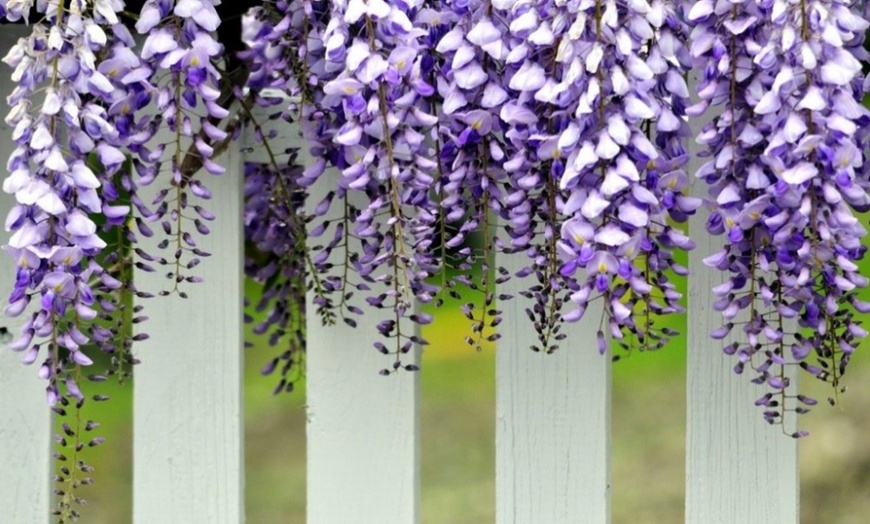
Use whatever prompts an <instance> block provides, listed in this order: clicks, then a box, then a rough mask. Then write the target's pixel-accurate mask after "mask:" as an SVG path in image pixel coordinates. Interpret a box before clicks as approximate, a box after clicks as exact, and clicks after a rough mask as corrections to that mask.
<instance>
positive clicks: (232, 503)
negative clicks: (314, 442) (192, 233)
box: [133, 145, 244, 524]
mask: <svg viewBox="0 0 870 524" xmlns="http://www.w3.org/2000/svg"><path fill="white" fill-rule="evenodd" d="M220 163H221V164H222V165H224V166H225V167H226V168H227V172H226V173H225V174H224V175H222V176H220V177H208V180H207V184H208V186H209V188H210V189H211V190H212V192H213V193H214V197H213V198H212V200H211V201H210V202H209V203H208V204H207V206H208V207H209V209H212V210H214V212H215V214H216V215H217V216H218V218H217V220H215V221H214V222H211V223H209V227H210V228H211V230H212V233H211V235H209V236H207V237H198V238H197V242H198V244H199V245H200V247H201V249H203V250H204V251H207V252H209V253H212V256H211V257H210V258H207V259H205V260H204V261H203V263H202V264H201V265H200V266H198V267H197V268H196V270H195V271H196V274H197V275H201V276H202V277H203V278H204V279H205V282H204V283H203V284H196V285H190V284H188V285H186V289H187V291H188V292H189V295H190V298H188V299H186V300H184V299H181V298H179V297H178V296H175V295H173V296H169V297H165V298H163V297H158V298H153V299H147V300H141V301H138V303H141V304H142V305H143V306H144V307H145V308H146V309H145V314H146V315H147V316H148V317H149V318H150V320H149V321H148V322H146V323H145V324H144V329H145V330H146V331H147V332H148V333H149V334H150V335H151V338H150V339H149V340H147V341H144V342H137V343H136V354H137V356H138V357H139V358H140V359H141V360H142V362H143V363H142V364H141V365H139V366H137V367H136V370H135V380H134V381H133V382H134V387H135V390H134V393H135V394H134V410H135V412H134V424H133V427H134V439H135V442H134V444H135V446H134V464H133V472H134V477H133V481H134V493H133V516H134V522H136V523H138V524H153V523H157V522H159V523H161V524H162V523H166V524H174V523H178V524H197V523H202V524H206V523H207V524H238V523H240V522H243V521H244V503H243V499H242V496H243V489H242V479H243V474H244V467H243V448H242V445H243V442H242V435H243V428H244V426H243V423H244V419H243V416H242V389H241V388H242V369H243V368H242V294H243V287H242V235H243V232H242V173H241V153H240V151H239V147H238V145H235V146H233V147H230V149H229V151H228V152H227V153H226V154H225V155H224V156H222V157H221V159H220ZM197 176H203V177H206V176H208V175H205V174H199V175H197ZM155 227H156V228H158V229H159V224H156V225H155ZM157 237H158V235H155V239H156V240H153V242H152V239H142V240H143V243H147V245H148V246H149V248H150V249H151V251H152V252H156V251H157V250H156V249H155V248H154V246H155V245H156V243H157V241H159V240H160V239H157ZM167 256H171V252H169V255H167ZM166 271H168V269H167V268H164V267H160V266H158V267H157V272H155V273H147V272H145V271H141V270H137V271H136V274H135V277H134V278H135V282H136V286H137V287H138V288H139V289H141V290H148V291H154V292H156V291H159V290H162V289H167V286H169V285H171V281H170V280H168V279H167V278H166V277H165V275H164V274H165V272H166Z"/></svg>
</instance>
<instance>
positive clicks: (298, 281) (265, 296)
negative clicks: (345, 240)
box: [244, 162, 307, 393]
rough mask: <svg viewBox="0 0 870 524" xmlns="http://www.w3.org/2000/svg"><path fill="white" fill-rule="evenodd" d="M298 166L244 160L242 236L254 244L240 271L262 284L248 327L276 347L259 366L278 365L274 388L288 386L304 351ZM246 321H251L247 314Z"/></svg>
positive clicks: (265, 371)
mask: <svg viewBox="0 0 870 524" xmlns="http://www.w3.org/2000/svg"><path fill="white" fill-rule="evenodd" d="M301 170H302V168H301V167H299V166H296V165H294V163H293V162H289V163H288V166H287V167H284V168H282V170H281V171H277V170H276V169H275V168H274V167H273V166H271V165H264V164H257V163H248V164H246V165H245V217H244V224H245V238H246V239H247V241H248V242H249V243H251V244H253V247H254V249H253V250H248V252H247V253H246V256H245V273H246V274H247V275H248V277H249V278H251V279H253V280H254V281H256V282H259V283H261V284H262V285H263V293H262V296H261V297H260V299H259V301H258V302H257V303H256V304H255V305H254V307H253V312H252V313H253V314H254V315H258V316H259V315H263V314H265V316H264V317H263V318H261V319H258V320H257V321H256V323H255V325H254V328H253V333H254V335H256V336H267V338H268V344H269V345H270V346H271V347H279V348H280V353H279V354H278V355H277V356H276V357H274V358H273V359H272V360H271V361H270V362H269V363H268V364H267V365H266V366H265V367H264V368H263V370H262V372H263V374H265V375H269V374H271V373H273V372H274V371H275V370H276V369H280V376H281V379H280V381H279V383H278V385H277V387H276V390H275V392H276V393H278V392H281V391H292V390H293V387H294V385H295V384H296V383H297V382H298V380H299V378H300V377H301V375H302V372H303V370H304V358H305V357H304V356H305V318H306V317H305V293H306V291H307V286H306V276H307V273H306V271H305V254H304V250H305V237H304V236H302V237H299V236H297V234H298V232H299V231H304V230H305V229H304V227H305V224H304V223H303V224H296V223H294V222H295V221H298V220H300V219H301V216H302V215H301V212H300V210H301V209H302V207H303V206H304V205H305V193H303V192H302V191H299V188H298V187H297V186H295V184H296V180H298V177H299V171H301ZM246 321H248V322H254V317H253V316H252V315H246Z"/></svg>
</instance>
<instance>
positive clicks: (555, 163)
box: [511, 0, 699, 351]
mask: <svg viewBox="0 0 870 524" xmlns="http://www.w3.org/2000/svg"><path fill="white" fill-rule="evenodd" d="M553 9H554V11H550V12H547V11H545V12H543V13H541V12H538V13H523V14H522V15H521V16H520V17H518V19H517V21H516V22H515V23H514V27H516V28H523V31H525V32H520V33H519V34H518V36H521V37H526V35H528V36H527V38H528V40H529V41H530V42H535V41H540V42H550V44H549V45H550V48H549V50H547V53H548V54H547V56H548V59H549V63H547V62H545V63H544V65H545V66H548V67H547V68H544V67H542V66H540V65H539V63H540V60H539V59H538V58H537V57H536V56H535V55H529V56H528V57H525V58H524V59H523V61H522V62H521V64H522V65H521V66H520V67H519V69H518V70H517V72H516V73H515V74H514V77H513V79H512V80H511V82H512V84H514V85H517V86H522V87H523V90H524V91H528V95H526V96H524V97H521V98H520V99H519V101H525V100H532V99H534V100H539V101H543V102H544V103H545V104H546V106H547V107H551V108H552V109H550V113H551V115H550V118H549V120H550V121H549V122H546V126H540V127H539V128H538V130H537V133H536V134H535V135H533V136H532V139H533V140H535V142H534V143H537V144H539V145H538V147H537V150H536V151H534V153H535V155H536V156H537V158H538V159H542V160H545V161H547V162H548V163H549V168H548V171H549V172H550V177H552V178H553V179H554V180H555V182H557V183H558V189H559V191H560V193H559V194H558V195H557V200H556V206H557V210H558V212H559V213H560V215H562V216H563V217H564V218H563V219H562V221H561V227H560V230H561V231H560V234H559V238H558V249H559V254H560V256H561V257H562V263H561V267H560V273H561V275H562V276H564V277H574V278H577V277H575V275H576V274H577V271H578V270H585V276H583V277H582V280H580V281H579V282H577V283H576V284H575V285H574V286H573V287H572V288H571V295H570V300H571V302H573V304H574V306H573V309H572V310H571V311H569V312H568V313H566V314H565V318H566V319H567V320H569V321H571V320H577V319H579V318H581V317H582V316H583V315H584V313H585V310H586V308H587V305H588V304H589V302H590V301H591V300H596V299H598V298H599V297H600V298H601V299H602V300H603V301H604V312H605V313H604V314H605V316H606V320H607V322H608V324H609V326H610V329H609V331H610V333H609V334H610V335H611V336H613V337H614V338H616V339H619V340H621V341H622V342H623V344H624V345H626V346H628V345H630V344H633V342H632V341H629V340H625V337H626V335H629V334H630V335H632V336H633V337H634V338H635V342H636V343H637V345H638V346H639V347H641V348H657V347H661V345H662V344H663V343H664V340H665V339H666V338H667V336H668V335H669V334H671V332H670V330H662V331H659V330H656V329H655V328H653V320H652V317H651V314H652V313H656V314H667V313H671V312H676V311H679V310H680V306H679V305H678V299H679V293H677V291H676V290H675V289H674V286H673V284H672V283H670V281H669V279H668V276H667V271H668V270H670V269H674V270H677V271H678V272H684V270H683V269H682V268H681V267H680V266H679V265H677V264H676V263H675V262H674V260H673V254H672V251H673V250H674V249H690V248H691V247H692V245H693V243H692V242H691V241H690V240H689V239H688V238H687V237H686V236H685V235H684V234H683V233H682V232H681V231H680V230H679V229H676V228H675V227H673V226H672V225H671V224H670V223H669V222H668V219H669V218H670V219H673V220H676V221H680V222H681V221H684V220H685V219H686V217H687V216H688V215H689V214H691V213H693V212H694V210H695V209H696V208H697V207H698V205H699V201H697V200H696V199H693V198H690V197H687V196H685V195H684V194H683V190H684V189H685V187H686V185H687V180H686V174H685V173H684V171H683V170H682V166H683V165H684V164H685V163H686V161H687V156H686V151H685V147H684V144H683V140H684V137H685V136H686V134H687V127H686V123H685V121H684V119H683V114H684V108H685V102H686V99H687V97H688V89H687V86H686V83H685V80H684V79H683V75H684V73H685V68H686V66H687V64H688V57H687V54H686V51H685V49H684V46H683V44H682V42H683V38H684V36H683V35H684V30H683V26H682V25H681V23H680V21H679V18H678V17H677V15H676V13H675V12H674V9H673V6H672V5H670V4H668V3H664V2H653V3H647V2H643V1H641V2H627V3H623V2H605V1H603V0H599V1H584V2H577V3H576V4H574V3H571V2H569V3H567V4H566V5H565V7H559V8H558V9H556V8H555V7H554V8H553ZM535 15H538V16H540V19H541V20H544V21H549V24H548V23H543V24H538V23H536V16H535ZM524 40H525V38H524ZM523 46H526V47H528V45H527V44H525V43H523V44H520V47H519V49H521V50H523ZM523 52H525V51H524V50H523ZM549 71H552V73H550V72H549ZM516 103H517V102H511V104H516ZM525 110H526V115H529V116H527V118H530V119H531V118H532V117H533V115H534V114H535V113H536V112H535V111H534V108H532V107H527V108H525ZM528 153H532V152H531V151H529V152H528ZM604 337H605V335H604V333H599V345H600V347H601V349H602V351H604V349H605V347H606V344H605V342H604Z"/></svg>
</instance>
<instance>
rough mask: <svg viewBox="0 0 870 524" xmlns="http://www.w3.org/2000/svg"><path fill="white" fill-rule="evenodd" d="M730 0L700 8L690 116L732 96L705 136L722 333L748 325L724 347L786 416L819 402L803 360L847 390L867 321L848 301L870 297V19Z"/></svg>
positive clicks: (817, 5)
mask: <svg viewBox="0 0 870 524" xmlns="http://www.w3.org/2000/svg"><path fill="white" fill-rule="evenodd" d="M719 10H721V8H720V7H718V6H717V5H715V4H714V3H713V2H711V1H701V2H697V3H696V4H694V6H692V7H691V10H689V11H688V17H687V19H688V21H689V23H691V24H693V25H694V30H693V33H692V40H693V41H692V44H691V49H692V54H693V56H694V57H695V58H696V59H697V60H698V64H699V66H701V67H703V68H704V77H703V79H702V81H701V85H699V95H700V97H701V99H702V101H701V102H700V103H699V104H698V105H697V106H696V107H694V108H692V110H691V111H690V114H692V115H697V114H700V113H701V112H702V111H703V110H705V109H706V108H707V107H708V106H710V105H721V106H722V112H721V114H720V115H719V116H717V117H715V118H714V119H713V121H712V122H711V123H710V124H708V125H707V126H706V127H705V128H704V129H703V131H702V133H701V135H700V136H699V142H700V143H702V144H705V145H706V146H707V148H708V155H709V156H710V157H711V160H710V161H708V162H707V163H706V164H705V165H703V166H702V167H701V168H700V169H699V171H698V173H697V174H698V176H699V177H700V178H703V179H704V180H705V181H706V182H707V183H708V184H710V186H711V189H710V191H711V195H712V196H713V197H714V198H715V200H716V204H717V207H716V209H715V211H714V212H713V213H712V214H711V216H710V218H709V220H708V224H707V230H708V231H709V232H710V233H713V234H725V235H726V238H727V241H726V244H725V247H724V248H723V250H721V251H720V252H718V253H716V254H714V255H712V256H710V257H708V258H707V259H706V260H705V262H706V263H707V264H708V265H710V266H712V267H715V268H717V269H720V270H722V271H724V272H726V274H727V275H728V277H729V278H728V280H726V282H725V283H723V284H722V285H720V286H718V287H717V288H716V289H714V292H715V293H716V295H717V296H718V297H719V300H718V302H717V303H716V304H715V307H716V309H717V310H719V311H722V314H723V317H724V319H725V321H726V324H725V325H724V326H723V327H722V328H719V329H717V330H715V331H714V332H713V333H712V336H713V337H714V338H716V339H723V338H725V337H726V336H728V335H729V333H730V332H731V331H732V329H733V328H734V327H735V326H739V327H740V331H742V335H743V336H741V337H740V339H739V340H738V341H737V342H734V343H730V344H728V345H727V346H726V347H725V351H726V352H727V353H729V354H734V355H736V356H737V357H738V363H737V364H736V366H735V368H734V369H735V371H736V372H737V373H742V372H744V370H745V369H751V370H752V371H753V372H754V373H755V376H754V377H753V379H752V381H753V382H754V383H756V384H763V385H765V386H766V387H767V388H768V389H769V391H770V392H769V393H767V394H765V395H763V396H762V397H761V398H760V399H759V401H758V402H757V404H758V405H759V406H761V407H763V409H764V418H765V420H767V421H768V422H770V423H771V424H784V422H785V418H786V414H787V413H788V412H794V413H798V414H800V413H805V412H806V411H808V407H807V406H810V405H814V404H815V400H813V399H809V398H807V397H804V396H802V395H799V394H798V393H797V392H796V391H795V386H794V385H793V383H792V374H791V373H790V372H789V370H790V368H792V367H794V366H800V367H801V368H803V369H804V370H805V371H807V372H809V373H810V374H811V375H814V376H816V377H818V378H820V379H822V380H826V381H829V382H831V383H832V385H833V387H834V388H835V390H837V391H838V390H839V389H840V388H841V385H840V383H839V382H840V377H842V375H843V373H844V372H845V369H846V365H847V364H848V362H849V359H850V357H851V354H852V353H853V351H854V349H855V345H856V342H857V341H858V340H859V339H861V338H863V337H864V336H866V333H867V332H866V331H865V330H864V329H863V328H862V327H861V326H860V322H859V321H858V320H857V319H856V318H855V315H854V313H853V311H851V310H850V309H849V308H848V307H846V305H847V304H852V305H853V306H854V308H855V309H857V310H858V311H862V310H867V309H868V305H866V304H864V303H862V302H860V301H859V300H858V299H857V294H856V290H857V289H859V288H862V287H866V285H867V279H866V278H865V277H863V276H861V275H860V274H859V273H858V267H857V265H856V261H857V260H859V259H860V258H862V257H863V255H864V252H865V251H866V248H865V247H864V246H862V244H861V238H862V237H863V236H864V235H865V234H866V231H865V230H864V228H863V226H861V225H860V224H859V222H858V219H857V218H856V217H855V216H854V211H853V210H859V211H860V210H866V209H867V207H868V204H870V197H868V195H867V188H868V182H867V180H866V178H865V177H864V172H865V170H866V168H865V167H864V166H865V162H864V158H863V152H862V149H863V141H864V140H865V139H864V135H863V134H862V133H859V132H858V130H859V129H860V128H862V127H866V126H867V125H868V124H870V113H868V111H867V110H866V109H865V108H863V107H862V106H861V103H860V101H861V98H862V96H863V90H862V88H861V87H862V83H863V80H862V78H860V75H859V73H860V71H861V67H860V63H859V62H858V61H857V59H856V58H855V57H854V56H853V53H854V49H855V48H856V47H859V46H860V44H861V42H863V34H864V31H865V29H866V28H867V27H868V23H867V21H866V20H865V19H864V18H863V17H862V16H860V14H858V13H856V12H855V11H854V8H853V7H852V6H850V5H848V4H845V3H838V2H835V3H833V4H825V3H822V2H815V1H811V0H800V1H799V2H796V3H788V2H779V1H777V2H772V3H761V2H747V3H743V2H734V3H729V4H728V5H727V9H724V10H722V12H721V13H720V12H719ZM741 315H742V316H741ZM801 328H803V329H801ZM811 355H812V358H811ZM835 396H836V394H835ZM783 427H785V426H783ZM792 434H793V436H795V437H800V436H804V435H805V434H806V433H805V432H804V431H796V432H793V433H792Z"/></svg>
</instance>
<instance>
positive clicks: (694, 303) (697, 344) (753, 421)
mask: <svg viewBox="0 0 870 524" xmlns="http://www.w3.org/2000/svg"><path fill="white" fill-rule="evenodd" d="M696 74H698V73H696ZM690 91H692V92H694V90H693V89H690ZM692 125H693V133H694V134H695V135H697V133H698V131H699V130H700V127H701V122H699V121H698V120H697V119H695V120H693V121H692ZM691 146H692V148H693V149H692V150H691V151H693V152H694V153H695V155H696V154H697V152H698V150H699V146H698V145H697V144H695V143H694V142H692V143H691ZM702 160H704V159H698V158H697V156H695V158H694V160H693V163H692V164H691V165H690V166H689V172H690V173H694V172H695V171H696V169H697V168H698V167H699V165H700V163H701V161H702ZM693 185H694V187H693V193H694V195H695V196H698V197H708V196H709V195H708V194H707V189H706V185H705V183H704V181H703V180H697V179H693ZM707 214H708V213H707V210H706V209H705V208H702V209H701V210H699V213H698V214H697V215H696V216H694V217H692V219H691V220H690V223H689V234H690V237H691V238H693V239H695V241H696V242H697V247H696V248H695V250H694V251H692V252H691V253H690V254H689V270H690V277H689V279H688V280H689V297H688V364H687V388H688V389H687V409H688V413H687V420H686V423H687V433H686V523H687V524H717V523H722V524H733V523H735V522H741V523H742V522H746V523H749V522H753V523H754V522H764V523H767V524H795V523H796V522H798V517H799V507H798V506H799V492H800V483H799V474H798V455H797V448H798V447H797V441H796V440H794V439H792V438H790V437H787V436H786V435H784V434H783V432H782V429H781V428H780V427H778V426H770V425H769V424H767V423H766V422H764V420H763V418H762V416H761V411H760V409H759V408H758V407H756V406H755V405H754V402H755V400H756V399H757V398H758V397H760V396H761V395H762V394H763V393H764V391H763V390H762V388H760V387H758V386H755V385H753V384H751V383H750V381H749V380H750V377H748V376H746V375H743V376H738V375H736V374H735V373H734V372H733V371H732V368H733V366H734V364H735V363H736V359H735V358H734V357H730V356H728V355H725V354H724V352H723V351H722V347H723V346H724V345H725V343H726V342H728V341H716V340H712V339H711V338H710V336H709V334H710V332H711V331H712V330H713V329H716V328H718V327H719V326H721V325H722V315H721V313H720V312H717V311H714V310H713V308H712V304H713V295H712V292H711V289H712V288H713V287H714V286H716V285H718V284H721V283H722V282H723V281H724V275H723V274H722V273H721V272H720V271H717V270H714V269H711V268H708V267H707V266H705V265H704V263H703V259H704V257H706V256H708V255H711V254H713V253H714V252H716V251H717V250H718V249H720V248H721V246H722V242H723V240H722V238H721V237H713V236H711V235H710V234H708V233H707V231H706V228H705V223H706V218H707ZM735 332H737V330H736V329H735ZM793 380H797V378H796V377H793Z"/></svg>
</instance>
